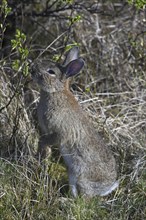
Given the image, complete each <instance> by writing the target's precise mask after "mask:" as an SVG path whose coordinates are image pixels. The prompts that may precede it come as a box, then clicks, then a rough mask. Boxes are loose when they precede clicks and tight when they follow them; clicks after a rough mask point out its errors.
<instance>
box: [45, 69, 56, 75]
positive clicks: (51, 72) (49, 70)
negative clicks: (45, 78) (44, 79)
mask: <svg viewBox="0 0 146 220" xmlns="http://www.w3.org/2000/svg"><path fill="white" fill-rule="evenodd" d="M47 72H48V73H49V74H51V75H55V72H54V71H53V70H51V69H48V70H47Z"/></svg>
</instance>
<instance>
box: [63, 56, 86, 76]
mask: <svg viewBox="0 0 146 220" xmlns="http://www.w3.org/2000/svg"><path fill="white" fill-rule="evenodd" d="M83 66H84V60H83V59H82V58H78V59H75V60H72V61H71V62H70V63H69V64H68V65H67V66H66V67H64V68H65V75H66V78H68V77H71V76H74V75H76V74H78V73H79V72H80V70H81V69H82V68H83Z"/></svg>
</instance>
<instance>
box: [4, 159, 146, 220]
mask: <svg viewBox="0 0 146 220" xmlns="http://www.w3.org/2000/svg"><path fill="white" fill-rule="evenodd" d="M143 169H144V167H143ZM53 170H54V175H52V176H51V173H52V172H53ZM64 171H65V169H64V167H63V166H62V165H60V164H56V165H55V164H54V162H51V161H49V162H48V163H47V165H45V166H40V165H39V164H38V165H37V162H36V161H35V160H34V159H33V158H32V159H31V163H29V164H28V163H27V162H26V161H25V160H23V163H22V162H21V164H20V162H19V163H18V162H16V161H13V162H12V161H11V162H10V161H8V160H4V159H2V158H1V162H0V174H1V179H0V219H1V220H17V219H18V220H20V219H32V220H45V219H50V220H61V219H62V220H71V219H75V220H90V219H93V220H94V219H95V220H96V219H101V220H104V219H105V220H106V219H111V220H116V219H117V220H119V219H120V220H123V219H135V220H141V219H145V217H146V199H145V198H146V184H145V183H146V174H145V170H143V171H142V172H141V174H140V176H139V177H137V180H136V181H135V180H134V181H133V180H132V179H131V178H132V174H130V175H129V176H125V177H124V178H123V180H121V184H120V187H119V189H118V190H117V191H116V192H113V193H112V194H111V195H110V196H108V197H104V198H100V197H95V198H92V199H90V200H86V199H85V198H82V197H78V198H76V199H74V198H72V196H71V195H70V192H69V191H68V189H66V188H65V189H64V190H63V191H62V190H60V189H61V188H62V187H63V186H64V187H65V183H66V184H67V176H66V172H64ZM60 191H61V192H60Z"/></svg>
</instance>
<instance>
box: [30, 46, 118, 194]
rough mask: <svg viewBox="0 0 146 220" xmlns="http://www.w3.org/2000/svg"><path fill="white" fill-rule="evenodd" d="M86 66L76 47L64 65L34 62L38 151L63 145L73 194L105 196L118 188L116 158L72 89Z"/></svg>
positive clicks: (63, 153) (62, 148)
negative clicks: (71, 80)
mask: <svg viewBox="0 0 146 220" xmlns="http://www.w3.org/2000/svg"><path fill="white" fill-rule="evenodd" d="M52 65H53V66H52ZM83 65H84V61H83V60H82V58H79V57H78V48H77V47H74V48H72V49H71V50H70V51H69V52H68V54H67V56H66V59H65V61H64V63H63V65H60V64H50V63H49V62H46V61H42V62H36V64H34V65H33V68H32V76H33V78H34V80H35V81H36V82H37V83H38V84H39V86H40V88H41V92H40V102H39V105H38V119H39V124H40V127H41V129H42V132H43V135H42V136H41V138H40V143H39V150H38V151H39V152H40V153H41V152H43V151H44V150H45V147H46V146H47V145H56V144H57V145H58V146H59V147H60V152H61V154H62V156H63V158H64V161H65V163H66V166H67V169H68V176H69V184H70V187H71V190H72V194H73V195H74V196H77V195H78V192H80V193H81V194H82V195H85V196H88V197H92V196H96V195H101V196H104V195H107V194H109V193H111V192H112V191H113V190H114V189H115V188H117V187H118V181H116V176H117V173H116V163H115V159H114V157H113V155H112V153H111V151H110V150H109V149H108V147H107V146H106V144H105V143H104V142H103V139H102V138H101V137H100V135H99V134H98V133H97V132H96V131H95V129H94V126H93V124H92V123H91V122H90V119H89V118H88V117H87V116H86V113H85V112H84V111H83V110H82V108H81V107H80V105H79V104H78V102H77V100H76V99H75V97H74V96H73V94H72V93H71V92H70V90H69V77H71V76H73V75H75V74H77V73H78V72H79V71H80V70H81V69H82V67H83ZM42 154H43V153H42Z"/></svg>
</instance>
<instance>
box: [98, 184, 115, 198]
mask: <svg viewBox="0 0 146 220" xmlns="http://www.w3.org/2000/svg"><path fill="white" fill-rule="evenodd" d="M118 186H119V181H116V182H114V183H113V184H111V185H110V186H106V187H104V188H103V190H101V192H100V196H107V195H108V194H110V193H111V192H112V191H113V190H115V189H116V188H118Z"/></svg>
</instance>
